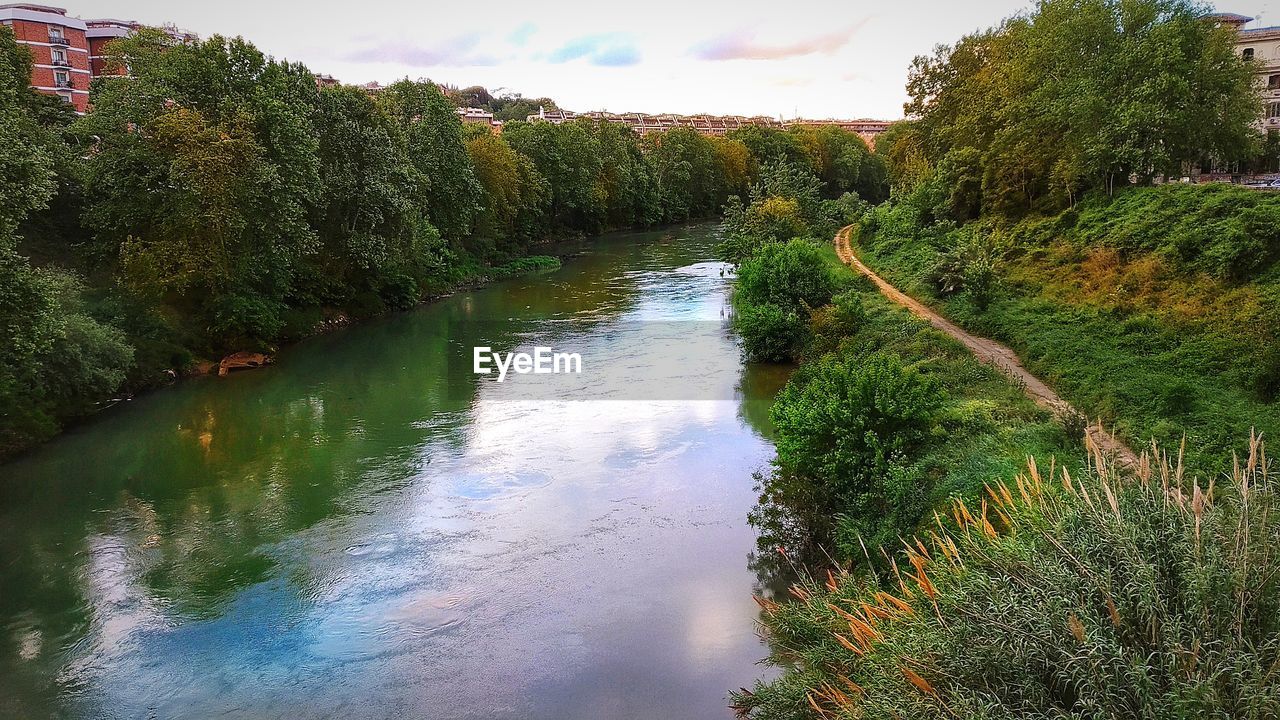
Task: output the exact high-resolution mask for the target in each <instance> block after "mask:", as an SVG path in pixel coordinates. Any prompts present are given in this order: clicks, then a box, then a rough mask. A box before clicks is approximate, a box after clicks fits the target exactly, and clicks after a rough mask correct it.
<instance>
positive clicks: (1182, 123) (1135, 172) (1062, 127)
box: [895, 0, 1259, 213]
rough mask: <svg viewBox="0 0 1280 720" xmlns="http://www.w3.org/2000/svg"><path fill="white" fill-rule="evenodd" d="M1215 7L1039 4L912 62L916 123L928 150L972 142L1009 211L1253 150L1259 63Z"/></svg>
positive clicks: (1150, 2) (993, 202) (939, 151)
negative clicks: (1245, 57) (1240, 52)
mask: <svg viewBox="0 0 1280 720" xmlns="http://www.w3.org/2000/svg"><path fill="white" fill-rule="evenodd" d="M1206 12H1207V11H1206V10H1205V9H1204V8H1203V7H1201V6H1200V5H1199V4H1197V3H1195V2H1193V0H1041V1H1040V2H1039V3H1037V5H1036V7H1035V9H1034V10H1033V11H1032V12H1030V13H1027V14H1024V15H1019V16H1015V17H1013V18H1011V19H1009V20H1007V21H1005V22H1004V23H1003V24H1002V25H1001V26H999V27H998V28H994V29H992V30H988V31H985V32H981V33H977V34H973V35H968V36H966V37H964V38H962V39H961V40H960V41H959V42H958V43H957V44H956V45H955V46H953V47H947V46H942V47H939V48H938V49H937V50H936V51H935V52H934V54H933V55H932V56H931V57H918V58H916V60H915V62H914V63H913V65H912V69H911V73H910V78H909V81H908V93H909V94H910V95H911V101H910V102H909V103H907V105H906V108H905V109H906V112H907V114H908V116H911V117H914V118H916V122H915V123H914V124H913V126H912V129H911V130H910V132H911V133H913V134H915V135H916V138H915V140H916V141H917V142H918V144H919V147H921V148H923V150H924V152H925V153H926V154H927V155H928V156H929V157H933V158H941V157H944V156H946V155H947V154H948V153H949V152H951V151H953V150H958V149H964V148H972V149H974V150H976V151H977V152H978V153H979V155H980V157H981V165H982V169H983V181H982V197H983V201H982V202H983V207H984V208H989V209H992V210H995V211H998V212H1003V213H1018V212H1024V211H1026V210H1029V209H1033V208H1036V207H1039V206H1041V205H1048V206H1051V207H1061V206H1063V205H1065V204H1069V203H1071V202H1074V199H1075V197H1076V196H1077V195H1078V194H1079V192H1080V191H1081V190H1083V189H1087V188H1103V189H1105V190H1107V191H1108V192H1110V191H1111V190H1113V189H1114V188H1116V187H1117V186H1118V185H1123V184H1127V183H1128V182H1129V178H1130V177H1131V176H1133V177H1136V178H1137V179H1138V181H1139V182H1141V183H1146V182H1149V181H1150V180H1151V179H1152V178H1154V177H1157V176H1159V175H1162V174H1170V173H1178V172H1180V171H1181V166H1182V164H1183V163H1186V162H1193V161H1195V160H1197V159H1199V158H1200V157H1201V156H1202V155H1204V154H1210V155H1213V156H1215V157H1219V158H1225V159H1244V158H1245V157H1246V156H1247V155H1248V153H1249V151H1250V148H1251V147H1252V145H1253V142H1254V141H1253V139H1252V136H1253V134H1254V133H1253V131H1252V129H1251V127H1250V126H1251V124H1252V122H1253V120H1254V118H1256V117H1257V114H1258V110H1259V107H1258V103H1259V100H1258V98H1257V95H1256V93H1255V92H1254V89H1253V87H1252V78H1251V76H1252V68H1251V66H1250V65H1248V64H1247V63H1243V62H1241V61H1240V59H1239V58H1238V57H1237V56H1236V55H1235V53H1234V49H1233V47H1234V46H1233V40H1234V37H1233V31H1232V30H1230V29H1228V28H1225V27H1219V26H1216V25H1215V24H1213V23H1212V22H1210V21H1209V20H1207V19H1206V18H1205V15H1206ZM903 132H908V131H905V130H904V131H903ZM895 144H896V143H895ZM903 159H905V157H904V158H903ZM898 165H899V168H901V166H902V164H901V163H898ZM897 174H898V175H899V176H901V175H903V170H901V169H899V170H898V171H897ZM908 174H914V173H908Z"/></svg>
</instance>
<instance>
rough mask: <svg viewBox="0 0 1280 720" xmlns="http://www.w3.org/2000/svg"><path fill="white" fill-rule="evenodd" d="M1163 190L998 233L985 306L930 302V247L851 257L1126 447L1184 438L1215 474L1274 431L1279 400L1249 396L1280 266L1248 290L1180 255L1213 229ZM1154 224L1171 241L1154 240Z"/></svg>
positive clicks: (892, 247) (893, 242) (1278, 319)
mask: <svg viewBox="0 0 1280 720" xmlns="http://www.w3.org/2000/svg"><path fill="white" fill-rule="evenodd" d="M1160 192H1161V191H1160V190H1149V191H1146V193H1148V196H1147V197H1142V196H1141V195H1140V194H1139V197H1137V198H1132V197H1126V198H1122V201H1117V205H1118V206H1117V207H1113V208H1110V212H1108V208H1098V207H1094V208H1087V209H1086V210H1085V211H1084V212H1082V213H1080V215H1079V216H1078V217H1074V216H1073V217H1065V218H1064V217H1060V218H1054V219H1051V220H1047V221H1046V220H1038V221H1024V222H1023V223H1021V224H1020V225H1018V226H1015V227H1014V228H1012V229H1011V230H1009V229H1006V230H1005V231H1004V233H1005V234H1004V237H1005V241H1006V242H1007V243H1008V244H1009V245H1010V246H1011V248H1010V249H1009V250H1008V251H1007V253H1006V260H1005V265H1004V267H1003V268H1002V281H1003V282H1002V285H1001V287H1000V288H999V290H998V291H997V292H996V294H995V297H994V299H993V300H992V301H991V302H990V304H989V306H988V307H986V308H985V309H980V308H979V307H978V306H977V305H976V304H975V303H974V302H973V301H972V300H971V299H970V298H969V297H967V296H966V295H964V294H961V295H958V296H951V297H948V298H939V297H937V296H936V294H935V293H934V292H933V288H932V287H931V286H930V285H929V284H928V283H927V282H926V281H925V280H924V279H923V278H924V277H925V276H926V274H927V273H928V271H929V269H930V268H931V266H932V263H933V262H934V258H935V257H936V251H935V250H934V249H933V248H932V247H931V246H930V244H929V243H928V242H925V241H915V242H913V241H912V239H911V238H908V237H902V234H903V233H902V232H901V230H898V231H897V237H886V236H885V235H886V234H893V231H882V233H881V234H879V235H873V236H867V235H864V237H863V238H862V242H861V245H862V247H861V249H860V253H862V255H863V256H864V259H865V261H866V262H868V264H870V265H871V266H872V267H873V268H875V269H876V270H877V272H880V273H882V275H883V276H884V277H885V278H886V279H888V280H890V281H891V282H893V283H895V284H897V285H898V286H899V287H900V288H902V289H904V290H905V291H907V292H909V293H910V294H912V295H914V296H916V297H918V298H921V299H924V300H926V301H928V302H930V303H931V304H933V305H935V306H936V307H938V308H940V309H941V310H942V311H944V312H945V313H946V314H947V315H949V316H950V317H951V318H953V319H954V320H956V321H957V322H959V323H960V324H961V325H963V326H965V327H966V328H968V329H970V330H971V331H974V332H977V333H980V334H983V335H987V336H990V337H992V338H995V339H997V340H1000V341H1001V342H1004V343H1007V344H1009V345H1010V346H1011V347H1013V348H1014V349H1015V350H1016V351H1017V352H1018V353H1019V354H1020V355H1021V356H1022V357H1023V359H1024V361H1025V362H1026V364H1027V366H1028V368H1029V369H1030V370H1031V371H1032V372H1034V373H1036V374H1037V375H1039V376H1040V377H1041V378H1043V379H1044V380H1046V381H1047V382H1049V383H1050V384H1051V385H1052V386H1054V387H1055V389H1057V390H1058V391H1059V392H1060V393H1061V394H1062V395H1063V396H1064V397H1066V398H1067V399H1068V400H1070V401H1071V402H1072V403H1073V404H1075V405H1076V406H1077V407H1079V408H1080V409H1081V410H1082V411H1084V412H1085V413H1087V414H1089V415H1091V416H1094V417H1100V418H1102V419H1103V420H1104V421H1106V422H1107V423H1108V424H1114V425H1115V427H1116V429H1117V430H1118V432H1119V434H1120V435H1121V436H1122V437H1124V438H1125V439H1127V440H1128V441H1129V442H1130V443H1132V444H1134V445H1143V444H1145V443H1146V442H1148V441H1149V440H1150V438H1152V437H1154V438H1156V439H1157V440H1158V441H1159V442H1160V443H1161V444H1162V445H1164V446H1166V447H1176V446H1177V445H1178V443H1179V442H1180V441H1181V439H1182V437H1183V434H1184V433H1185V435H1186V438H1187V447H1188V460H1189V463H1190V465H1191V467H1192V468H1193V469H1195V470H1198V471H1201V472H1206V473H1217V472H1222V471H1225V470H1227V469H1228V468H1229V463H1230V457H1231V451H1232V450H1233V449H1235V448H1238V447H1240V446H1241V445H1242V444H1243V441H1244V440H1245V439H1247V437H1248V434H1249V431H1250V428H1251V427H1256V428H1257V429H1259V430H1261V431H1263V432H1264V433H1266V434H1267V435H1268V436H1270V435H1274V434H1276V433H1277V432H1280V403H1277V402H1275V401H1274V400H1273V399H1268V398H1267V397H1266V395H1265V393H1264V392H1261V391H1260V390H1259V383H1260V382H1261V380H1260V378H1261V377H1262V376H1263V375H1265V374H1266V373H1268V372H1271V371H1272V368H1274V363H1275V362H1276V359H1275V354H1276V353H1277V352H1278V351H1280V348H1277V342H1280V340H1278V339H1277V332H1278V326H1280V267H1277V266H1272V267H1271V268H1270V269H1265V268H1264V269H1263V270H1262V272H1260V273H1257V274H1255V275H1254V276H1253V277H1252V278H1251V279H1249V280H1248V281H1247V282H1241V281H1228V280H1224V279H1220V278H1219V277H1215V275H1214V274H1211V273H1210V272H1205V271H1203V270H1199V269H1198V268H1200V267H1204V265H1202V264H1201V263H1200V262H1198V258H1196V257H1194V256H1192V257H1189V258H1188V257H1187V253H1186V252H1185V250H1184V249H1182V248H1183V247H1185V246H1187V245H1189V244H1191V241H1188V240H1187V239H1186V238H1187V237H1188V236H1191V237H1192V240H1193V241H1194V240H1195V237H1194V235H1195V233H1197V232H1199V233H1202V232H1203V229H1204V228H1205V227H1212V226H1213V223H1214V222H1215V221H1216V220H1215V219H1214V218H1212V217H1197V213H1196V212H1194V210H1193V211H1192V212H1188V211H1187V210H1186V208H1185V207H1184V208H1183V211H1182V214H1181V215H1180V216H1179V217H1178V218H1174V217H1170V212H1171V211H1170V210H1169V209H1168V206H1169V205H1171V204H1176V203H1171V202H1170V199H1171V198H1173V199H1174V200H1177V201H1178V202H1181V203H1183V204H1184V205H1185V204H1187V197H1186V196H1187V195H1188V191H1186V190H1182V189H1178V190H1176V191H1175V192H1176V193H1177V194H1175V192H1170V193H1166V194H1165V195H1160V194H1158V193H1160ZM1195 200H1201V201H1202V203H1201V204H1202V205H1203V204H1208V203H1209V202H1220V198H1219V197H1218V194H1217V193H1215V194H1213V195H1210V196H1209V197H1208V198H1207V199H1204V198H1192V201H1193V202H1194V201H1195ZM1206 214H1209V213H1207V212H1201V213H1199V215H1202V216H1203V215H1206ZM1162 223H1163V224H1162ZM897 227H899V228H900V227H901V226H900V225H898V226H897ZM1159 227H1164V228H1165V229H1164V231H1163V232H1164V233H1165V234H1164V235H1163V236H1161V237H1166V238H1168V241H1167V242H1164V243H1161V242H1159V241H1157V240H1153V239H1152V238H1154V237H1156V236H1157V234H1158V228H1159ZM916 239H917V240H919V235H917V236H916ZM1194 247H1197V248H1202V247H1204V248H1209V246H1208V245H1207V244H1204V243H1202V244H1200V245H1194ZM1209 249H1210V250H1211V249H1212V248H1209Z"/></svg>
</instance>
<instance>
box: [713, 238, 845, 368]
mask: <svg viewBox="0 0 1280 720" xmlns="http://www.w3.org/2000/svg"><path fill="white" fill-rule="evenodd" d="M834 291H835V283H834V281H833V279H832V277H831V272H830V270H829V269H828V266H827V262H826V259H825V258H824V256H823V254H822V251H821V250H819V249H818V248H817V247H815V246H814V245H813V243H810V242H807V241H804V240H792V241H790V242H787V243H774V244H769V245H765V246H764V247H762V248H761V249H760V251H759V252H757V253H756V254H755V255H754V256H753V257H752V258H751V259H750V260H748V261H746V262H745V263H743V265H742V266H741V267H740V268H739V269H738V282H737V286H736V288H735V292H734V307H735V309H736V312H735V314H734V319H733V327H734V330H736V331H737V332H738V334H739V335H741V336H742V340H743V350H744V351H745V353H746V355H747V357H748V358H751V359H752V360H756V361H760V362H785V361H787V360H792V359H794V358H796V357H797V356H798V355H799V352H800V350H802V349H803V347H804V344H805V342H806V341H807V339H808V332H807V330H808V321H809V313H810V312H811V311H812V310H813V309H814V308H817V307H820V306H822V305H825V304H827V302H829V301H830V300H831V295H832V293H833V292H834Z"/></svg>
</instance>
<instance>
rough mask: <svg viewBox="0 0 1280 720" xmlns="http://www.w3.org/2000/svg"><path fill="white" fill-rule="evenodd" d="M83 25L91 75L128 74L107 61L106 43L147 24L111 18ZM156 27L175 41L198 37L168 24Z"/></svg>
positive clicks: (197, 38)
mask: <svg viewBox="0 0 1280 720" xmlns="http://www.w3.org/2000/svg"><path fill="white" fill-rule="evenodd" d="M85 26H86V28H85V37H87V38H88V39H89V69H90V71H91V72H92V73H93V77H95V78H98V77H103V76H105V75H128V74H129V69H128V68H123V67H113V66H112V65H111V64H110V63H109V62H108V58H107V44H108V43H110V42H111V41H112V40H116V39H119V38H124V37H129V36H130V35H132V34H134V33H135V32H137V31H139V30H141V29H143V28H145V27H147V26H146V25H143V24H142V23H140V22H136V21H134V20H113V19H111V18H102V19H99V20H86V21H85ZM158 29H159V30H161V31H162V32H164V33H166V34H168V35H169V37H171V38H173V40H174V41H175V42H180V43H189V42H196V41H198V40H199V39H200V37H199V36H198V35H196V34H195V33H191V32H187V31H186V30H179V29H178V28H176V27H173V26H169V25H166V26H164V27H160V28H158Z"/></svg>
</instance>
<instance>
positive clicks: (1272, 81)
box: [1267, 75, 1280, 90]
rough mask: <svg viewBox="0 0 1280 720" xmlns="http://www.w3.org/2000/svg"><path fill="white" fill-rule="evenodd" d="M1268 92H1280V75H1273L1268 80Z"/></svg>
mask: <svg viewBox="0 0 1280 720" xmlns="http://www.w3.org/2000/svg"><path fill="white" fill-rule="evenodd" d="M1267 89H1268V90H1280V75H1272V76H1271V77H1269V78H1267Z"/></svg>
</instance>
